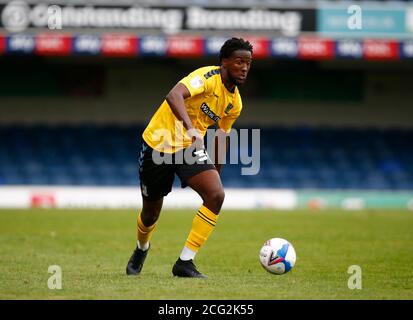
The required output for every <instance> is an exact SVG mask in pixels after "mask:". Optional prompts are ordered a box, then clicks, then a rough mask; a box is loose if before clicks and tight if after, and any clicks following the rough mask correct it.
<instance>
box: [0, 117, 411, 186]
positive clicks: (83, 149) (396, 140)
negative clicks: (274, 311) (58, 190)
mask: <svg viewBox="0 0 413 320" xmlns="http://www.w3.org/2000/svg"><path fill="white" fill-rule="evenodd" d="M142 129H143V127H139V126H132V125H129V126H123V127H122V126H109V125H106V126H99V125H78V126H56V127H53V126H46V125H38V126H24V125H19V126H2V127H0V185H97V186H135V185H137V184H138V177H137V158H138V152H139V145H140V134H141V132H142ZM411 141H413V130H411V129H401V128H398V129H368V128H363V129H359V128H345V129H344V128H343V129H340V128H329V127H319V128H312V127H295V128H288V127H269V128H263V129H262V131H261V153H260V155H261V169H260V172H259V174H258V175H253V176H242V175H241V171H240V170H241V167H243V166H244V167H245V165H242V164H240V165H229V164H227V165H226V166H225V167H224V170H223V183H224V185H225V186H227V187H240V188H243V187H249V188H251V187H254V188H261V187H263V188H295V189H308V188H310V189H312V188H316V189H345V190H353V189H367V190H412V189H413V149H412V148H411ZM175 186H179V179H176V180H175Z"/></svg>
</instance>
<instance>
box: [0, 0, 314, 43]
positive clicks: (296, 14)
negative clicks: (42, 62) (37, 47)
mask: <svg viewBox="0 0 413 320" xmlns="http://www.w3.org/2000/svg"><path fill="white" fill-rule="evenodd" d="M0 10H1V6H0ZM307 11H308V10H307ZM307 11H306V10H304V9H272V8H262V9H261V8H260V9H239V8H219V9H218V8H205V7H199V6H191V7H140V6H103V5H99V6H97V5H62V6H58V5H54V4H52V3H50V4H46V3H40V4H29V3H27V2H25V1H22V0H16V1H11V2H9V3H8V4H6V5H5V6H3V8H2V10H1V20H0V21H1V26H2V27H4V28H5V29H7V30H8V31H10V32H21V31H24V30H26V29H28V28H49V29H61V28H59V26H61V27H62V28H63V29H64V28H123V29H148V30H160V31H162V32H165V33H169V34H174V33H178V32H180V31H182V30H240V31H242V30H254V31H278V32H280V33H281V34H283V35H287V36H295V35H298V34H299V32H300V31H302V30H303V26H304V21H303V20H304V19H305V18H306V19H307V17H309V18H308V20H311V21H312V20H313V15H314V14H313V13H308V12H310V11H308V12H307ZM313 11H314V10H312V11H311V12H313ZM309 24H310V25H312V24H313V23H312V22H311V23H309ZM310 29H313V27H310ZM310 31H311V30H310Z"/></svg>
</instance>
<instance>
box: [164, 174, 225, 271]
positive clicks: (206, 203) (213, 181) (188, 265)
mask: <svg viewBox="0 0 413 320" xmlns="http://www.w3.org/2000/svg"><path fill="white" fill-rule="evenodd" d="M186 183H187V185H188V186H190V187H191V188H192V189H193V190H195V191H196V192H197V193H198V194H199V195H200V196H201V198H202V200H203V204H202V206H201V207H200V208H199V210H198V212H197V213H196V215H195V217H194V219H193V221H192V228H191V231H190V233H189V235H188V238H187V240H186V243H185V246H184V248H183V250H182V252H181V255H180V257H179V259H178V261H177V262H176V263H175V265H174V268H173V270H172V272H173V274H174V275H177V276H182V277H204V275H202V274H201V273H199V272H198V271H197V270H196V267H195V265H194V264H193V259H194V258H195V255H196V254H197V252H198V251H199V249H200V248H201V247H202V246H203V245H204V243H205V241H206V240H207V239H208V237H209V236H210V234H211V233H212V231H213V230H214V227H215V225H216V222H217V219H218V214H219V212H220V210H221V207H222V204H223V202H224V197H225V193H224V189H223V186H222V183H221V179H220V176H219V174H218V172H217V171H216V170H215V169H212V170H211V169H208V170H205V171H202V172H200V173H197V174H196V175H194V176H193V177H191V178H189V179H188V180H186Z"/></svg>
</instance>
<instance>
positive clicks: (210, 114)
mask: <svg viewBox="0 0 413 320" xmlns="http://www.w3.org/2000/svg"><path fill="white" fill-rule="evenodd" d="M201 110H202V112H203V113H205V114H206V115H207V116H208V117H209V118H210V119H211V120H213V121H214V122H218V121H219V120H220V119H221V117H219V116H217V115H216V114H215V113H214V111H212V110H211V109H210V108H209V107H208V105H207V104H206V103H205V102H204V103H203V104H202V105H201Z"/></svg>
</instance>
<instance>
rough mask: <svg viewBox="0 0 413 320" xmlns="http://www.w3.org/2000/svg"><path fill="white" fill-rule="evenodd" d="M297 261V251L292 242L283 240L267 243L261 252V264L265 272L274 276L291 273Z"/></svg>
mask: <svg viewBox="0 0 413 320" xmlns="http://www.w3.org/2000/svg"><path fill="white" fill-rule="evenodd" d="M295 260H296V254H295V249H294V247H293V246H292V244H291V243H290V242H288V241H287V240H285V239H282V238H272V239H269V240H267V241H265V243H264V245H263V246H262V247H261V250H260V262H261V265H262V266H263V267H264V269H265V270H267V271H268V272H270V273H272V274H279V275H280V274H284V273H287V272H288V271H290V270H291V269H292V268H293V267H294V265H295Z"/></svg>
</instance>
